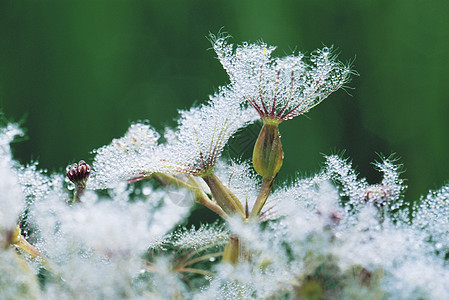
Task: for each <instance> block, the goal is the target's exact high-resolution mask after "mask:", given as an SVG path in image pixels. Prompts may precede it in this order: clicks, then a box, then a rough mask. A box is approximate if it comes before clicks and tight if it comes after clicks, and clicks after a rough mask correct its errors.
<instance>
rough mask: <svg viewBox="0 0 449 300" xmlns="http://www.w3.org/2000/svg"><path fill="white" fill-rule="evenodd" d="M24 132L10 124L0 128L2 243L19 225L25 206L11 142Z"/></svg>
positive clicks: (0, 218) (0, 233)
mask: <svg viewBox="0 0 449 300" xmlns="http://www.w3.org/2000/svg"><path fill="white" fill-rule="evenodd" d="M22 134H23V132H22V131H21V130H20V129H19V127H18V126H16V125H14V124H9V125H8V126H6V127H5V128H1V129H0V245H1V242H2V240H3V239H4V238H7V237H6V235H10V234H11V232H12V230H14V227H15V226H16V225H17V218H18V216H19V213H20V212H21V210H22V209H23V206H24V196H23V193H22V189H21V187H20V185H19V182H18V180H17V177H16V173H15V172H14V169H13V160H12V155H11V149H10V145H9V144H10V143H11V142H12V141H13V140H14V138H15V137H16V136H18V135H22Z"/></svg>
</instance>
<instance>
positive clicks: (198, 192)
mask: <svg viewBox="0 0 449 300" xmlns="http://www.w3.org/2000/svg"><path fill="white" fill-rule="evenodd" d="M151 177H152V178H154V179H155V180H156V181H157V182H159V183H160V184H161V185H162V186H163V187H164V188H166V187H167V186H169V185H170V184H174V185H176V186H178V187H183V188H186V189H188V190H190V191H191V192H193V193H194V195H195V201H196V202H198V203H199V204H201V205H204V206H205V207H207V208H209V209H210V210H211V211H213V212H214V213H216V214H217V215H219V216H220V217H222V218H223V219H227V218H229V216H228V215H227V214H226V213H225V212H224V211H223V209H222V208H221V207H220V206H219V205H218V204H217V203H216V202H214V201H211V200H210V199H209V197H208V196H207V195H206V194H205V193H204V191H203V189H202V188H201V187H200V186H199V185H198V183H197V182H196V181H195V179H194V178H193V177H191V176H189V180H188V183H186V182H184V181H182V180H180V179H178V178H176V177H174V176H172V175H168V174H164V173H153V174H152V175H151Z"/></svg>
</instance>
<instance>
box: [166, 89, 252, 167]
mask: <svg viewBox="0 0 449 300" xmlns="http://www.w3.org/2000/svg"><path fill="white" fill-rule="evenodd" d="M180 114H181V117H180V119H179V121H178V123H179V126H178V130H177V131H176V132H175V133H174V134H173V132H170V139H169V143H168V144H167V145H164V147H159V149H158V150H159V158H160V160H161V168H160V170H161V171H165V172H170V173H184V174H192V175H201V174H202V173H205V172H207V171H209V170H210V169H211V168H213V167H214V166H215V164H216V163H217V160H218V158H219V157H220V156H221V153H222V151H223V148H224V146H225V145H226V143H227V142H228V140H229V138H230V137H231V136H232V135H233V134H235V133H236V132H237V131H238V130H239V129H240V128H242V127H244V126H246V125H248V124H249V123H251V122H252V121H254V120H255V118H256V115H255V114H254V112H253V111H252V110H249V109H248V108H244V107H242V101H241V99H239V97H238V96H237V95H236V94H235V93H234V92H232V91H230V90H229V89H227V88H221V89H220V91H219V92H218V93H217V94H215V95H214V96H211V97H210V100H209V102H208V103H207V104H204V105H201V106H200V107H194V108H192V109H190V110H189V111H181V112H180Z"/></svg>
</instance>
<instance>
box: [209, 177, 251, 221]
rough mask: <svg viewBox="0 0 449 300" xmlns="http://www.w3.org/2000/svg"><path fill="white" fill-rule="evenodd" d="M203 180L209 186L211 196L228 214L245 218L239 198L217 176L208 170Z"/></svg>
mask: <svg viewBox="0 0 449 300" xmlns="http://www.w3.org/2000/svg"><path fill="white" fill-rule="evenodd" d="M203 179H204V181H205V182H206V183H207V185H208V186H209V188H210V191H211V193H212V196H213V198H214V199H215V201H217V203H218V205H219V206H220V207H221V208H222V209H223V211H224V212H225V213H226V214H228V215H234V214H238V215H240V216H241V217H242V219H245V218H246V216H245V210H244V208H243V206H242V204H241V203H240V200H239V199H237V197H236V196H235V195H234V194H233V193H232V192H231V191H230V190H229V189H228V188H227V187H226V186H224V184H223V183H222V182H221V181H220V179H218V177H217V176H216V175H215V174H214V173H213V172H210V173H208V174H207V175H205V176H204V177H203Z"/></svg>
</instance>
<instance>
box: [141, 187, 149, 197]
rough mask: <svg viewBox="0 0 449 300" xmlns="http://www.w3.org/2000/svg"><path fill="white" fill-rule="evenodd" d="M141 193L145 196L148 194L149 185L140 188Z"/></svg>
mask: <svg viewBox="0 0 449 300" xmlns="http://www.w3.org/2000/svg"><path fill="white" fill-rule="evenodd" d="M142 194H144V195H145V196H148V195H149V194H151V187H149V186H144V187H143V188H142Z"/></svg>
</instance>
